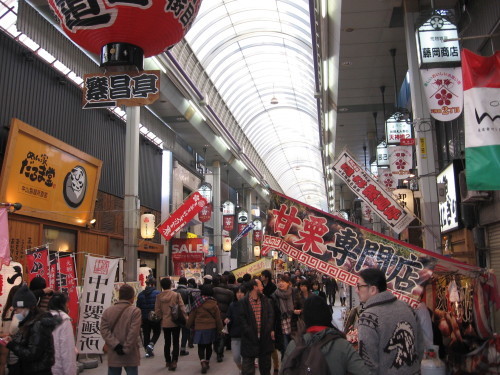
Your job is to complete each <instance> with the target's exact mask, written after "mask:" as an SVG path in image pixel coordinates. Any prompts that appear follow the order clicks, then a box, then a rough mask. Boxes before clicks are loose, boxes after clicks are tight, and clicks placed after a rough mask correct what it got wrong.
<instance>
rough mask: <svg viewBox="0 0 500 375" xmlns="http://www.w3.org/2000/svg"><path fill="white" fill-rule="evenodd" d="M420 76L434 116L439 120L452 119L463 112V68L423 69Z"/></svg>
mask: <svg viewBox="0 0 500 375" xmlns="http://www.w3.org/2000/svg"><path fill="white" fill-rule="evenodd" d="M420 76H421V77H422V85H423V86H424V93H425V97H426V98H427V105H428V106H429V111H430V113H431V116H432V117H434V118H435V119H436V120H438V121H451V120H455V119H456V118H457V117H459V116H460V115H461V114H462V109H463V107H464V89H463V84H462V68H460V67H457V68H434V69H421V70H420Z"/></svg>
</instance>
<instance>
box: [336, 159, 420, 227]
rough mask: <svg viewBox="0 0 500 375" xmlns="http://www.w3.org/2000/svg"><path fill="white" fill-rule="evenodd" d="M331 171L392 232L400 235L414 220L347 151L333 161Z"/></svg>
mask: <svg viewBox="0 0 500 375" xmlns="http://www.w3.org/2000/svg"><path fill="white" fill-rule="evenodd" d="M333 171H334V172H335V173H336V174H337V176H339V177H340V178H341V179H342V180H343V181H344V182H345V183H346V185H347V186H348V187H349V188H350V189H351V190H352V191H353V192H354V194H356V195H357V196H358V197H359V198H361V199H362V200H363V201H364V202H365V203H367V204H368V205H369V206H370V207H371V209H372V210H373V212H374V213H376V214H377V215H378V216H379V217H380V218H381V219H382V220H383V221H384V222H385V223H387V225H389V227H390V228H391V229H392V230H393V231H394V232H396V233H398V234H399V233H401V232H402V231H403V230H404V229H405V228H406V227H407V226H408V225H409V224H410V223H411V222H412V221H413V219H415V216H414V215H413V214H412V213H411V212H409V211H408V210H406V209H404V208H403V207H401V206H400V205H399V204H398V203H397V202H396V201H395V200H394V198H393V197H392V196H391V194H390V193H388V192H387V191H386V190H385V189H384V187H382V186H381V185H379V183H378V182H377V181H375V180H374V179H373V178H372V177H371V176H370V174H369V173H368V172H367V171H365V169H364V168H363V167H361V166H360V165H359V164H358V163H357V162H356V160H355V159H354V158H353V157H352V156H351V155H350V154H349V153H348V152H347V151H343V152H342V153H340V154H339V156H338V157H337V159H336V160H334V162H333Z"/></svg>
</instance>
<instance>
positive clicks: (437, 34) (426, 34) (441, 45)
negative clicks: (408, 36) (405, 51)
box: [417, 14, 460, 68]
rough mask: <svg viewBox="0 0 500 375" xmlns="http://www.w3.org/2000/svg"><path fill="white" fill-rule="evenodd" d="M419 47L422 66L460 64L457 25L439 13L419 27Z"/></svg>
mask: <svg viewBox="0 0 500 375" xmlns="http://www.w3.org/2000/svg"><path fill="white" fill-rule="evenodd" d="M447 39H454V40H453V41H446V40H447ZM417 48H418V60H419V63H420V68H434V67H443V66H460V44H459V41H458V32H457V27H456V26H455V25H453V24H452V23H451V22H450V21H449V20H447V19H446V18H445V17H442V16H441V15H439V14H434V15H433V16H432V17H431V18H429V19H428V20H427V21H426V22H425V23H424V24H423V25H422V26H420V27H419V28H418V30H417Z"/></svg>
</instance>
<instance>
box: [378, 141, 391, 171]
mask: <svg viewBox="0 0 500 375" xmlns="http://www.w3.org/2000/svg"><path fill="white" fill-rule="evenodd" d="M377 166H379V167H389V152H388V151H387V143H385V141H383V142H380V143H379V145H378V146H377Z"/></svg>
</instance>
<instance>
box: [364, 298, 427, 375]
mask: <svg viewBox="0 0 500 375" xmlns="http://www.w3.org/2000/svg"><path fill="white" fill-rule="evenodd" d="M364 307H365V309H364V310H363V312H362V313H361V314H360V316H359V320H358V339H359V354H360V355H361V358H363V360H364V361H365V364H366V365H367V366H368V367H369V369H370V374H371V375H393V374H394V375H396V374H397V375H412V374H417V373H419V371H420V361H421V360H422V354H423V345H422V339H421V334H420V329H419V326H418V323H417V319H416V317H415V313H414V312H413V310H412V309H411V307H410V306H408V304H406V303H405V302H403V301H399V300H398V299H397V298H396V297H395V296H394V295H393V294H392V293H391V292H389V291H385V292H382V293H378V294H376V295H374V296H373V297H371V298H369V299H368V301H366V303H365V305H364Z"/></svg>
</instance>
